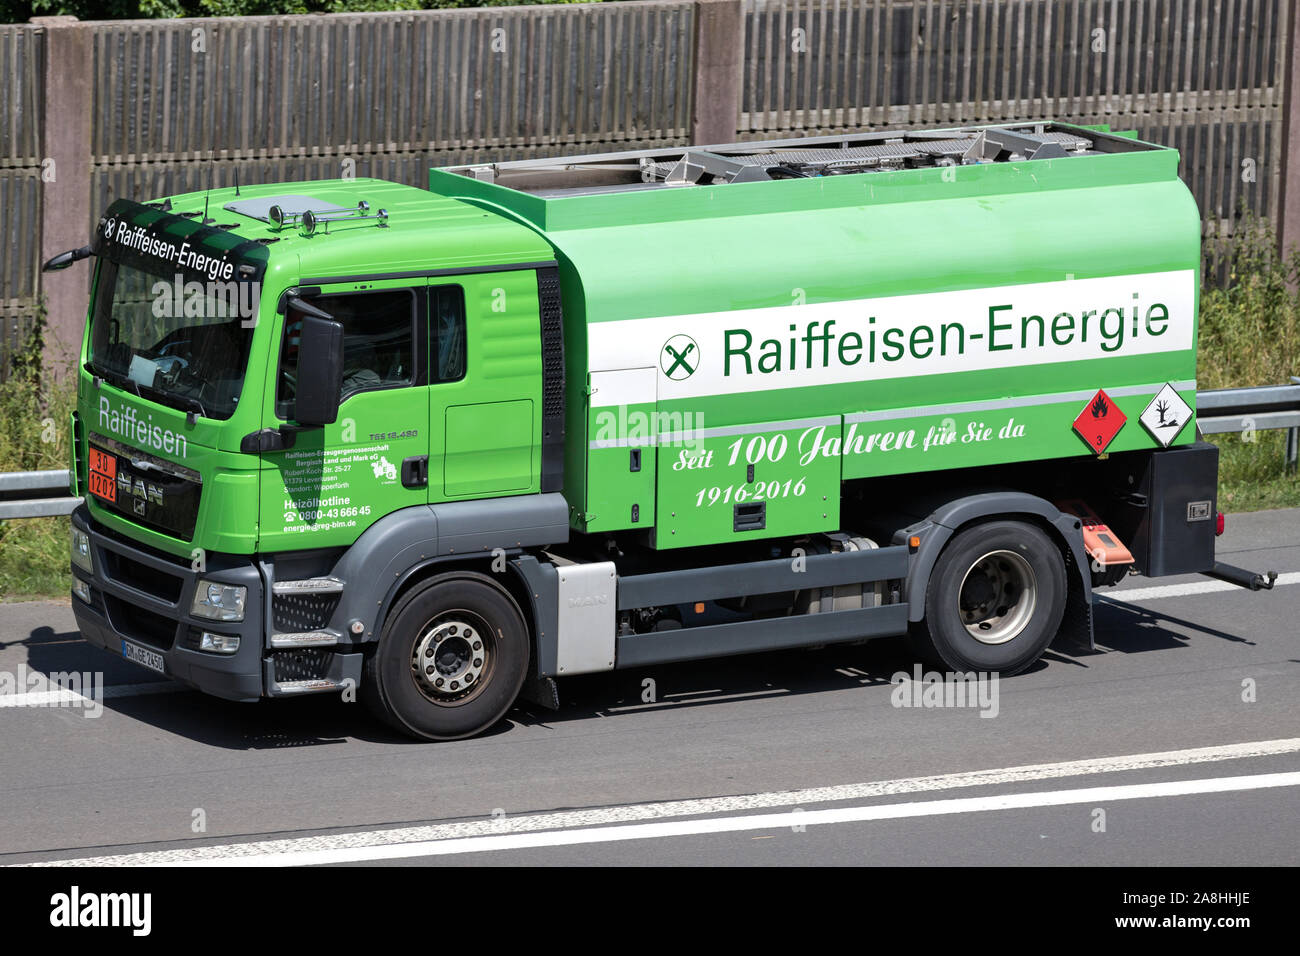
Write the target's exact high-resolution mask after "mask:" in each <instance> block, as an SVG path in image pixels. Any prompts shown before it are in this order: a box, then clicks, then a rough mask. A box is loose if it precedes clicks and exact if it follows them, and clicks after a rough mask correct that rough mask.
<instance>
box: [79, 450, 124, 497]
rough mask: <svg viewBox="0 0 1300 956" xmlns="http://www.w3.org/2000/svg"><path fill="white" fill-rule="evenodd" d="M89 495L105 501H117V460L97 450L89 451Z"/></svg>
mask: <svg viewBox="0 0 1300 956" xmlns="http://www.w3.org/2000/svg"><path fill="white" fill-rule="evenodd" d="M86 477H87V478H88V480H89V481H88V483H89V485H90V493H91V494H92V495H94V496H95V497H96V498H103V499H104V500H105V501H117V459H116V458H114V457H113V456H112V455H110V454H108V453H107V452H102V451H100V450H99V449H98V448H91V449H90V473H89V474H88V475H87V476H86Z"/></svg>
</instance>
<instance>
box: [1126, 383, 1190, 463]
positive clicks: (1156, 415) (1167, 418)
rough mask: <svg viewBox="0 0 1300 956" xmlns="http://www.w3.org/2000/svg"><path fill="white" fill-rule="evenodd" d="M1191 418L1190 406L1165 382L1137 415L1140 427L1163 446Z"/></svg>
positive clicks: (1176, 435) (1173, 437)
mask: <svg viewBox="0 0 1300 956" xmlns="http://www.w3.org/2000/svg"><path fill="white" fill-rule="evenodd" d="M1191 420H1192V407H1191V406H1190V405H1188V404H1187V403H1186V402H1185V401H1183V397H1182V396H1181V395H1179V394H1178V391H1177V389H1175V388H1174V387H1173V386H1172V385H1170V384H1168V383H1165V387H1164V388H1162V389H1161V390H1160V391H1159V392H1157V393H1156V397H1155V398H1153V399H1151V404H1150V405H1148V406H1147V407H1146V409H1144V410H1143V412H1142V414H1141V415H1139V416H1138V421H1140V422H1141V423H1142V427H1143V428H1145V429H1146V430H1147V431H1149V432H1150V433H1151V437H1152V438H1154V439H1155V440H1156V441H1158V442H1160V444H1161V445H1163V446H1164V447H1165V448H1168V447H1169V443H1170V442H1171V441H1173V440H1174V439H1175V438H1177V437H1178V434H1179V432H1181V431H1182V430H1183V428H1184V427H1186V425H1187V423H1188V422H1189V421H1191Z"/></svg>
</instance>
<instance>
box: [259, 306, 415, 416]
mask: <svg viewBox="0 0 1300 956" xmlns="http://www.w3.org/2000/svg"><path fill="white" fill-rule="evenodd" d="M415 301H416V300H415V293H414V291H412V290H410V289H395V290H390V291H384V292H362V293H349V294H346V295H327V296H321V297H319V298H316V299H313V300H312V303H313V304H314V305H318V306H319V307H320V308H322V309H324V310H325V311H326V312H328V313H329V314H330V315H332V316H333V317H334V318H335V319H336V320H337V321H338V322H340V323H341V324H342V325H343V391H342V395H341V399H342V400H343V401H347V398H348V396H349V395H355V394H356V393H357V392H364V391H371V390H374V389H380V388H401V387H402V386H405V385H412V384H414V382H415V377H416V370H415V361H414V359H415ZM301 330H302V315H301V314H300V313H298V312H295V311H294V310H292V309H291V310H290V311H289V314H288V315H287V316H286V317H285V320H284V343H283V344H282V346H281V348H280V376H279V384H278V385H277V387H276V414H278V415H279V416H280V417H282V418H283V417H286V416H287V415H288V412H289V407H290V405H291V404H292V403H293V399H294V396H295V395H296V394H297V390H298V376H299V374H311V373H310V370H300V369H299V368H298V336H299V335H300V334H301Z"/></svg>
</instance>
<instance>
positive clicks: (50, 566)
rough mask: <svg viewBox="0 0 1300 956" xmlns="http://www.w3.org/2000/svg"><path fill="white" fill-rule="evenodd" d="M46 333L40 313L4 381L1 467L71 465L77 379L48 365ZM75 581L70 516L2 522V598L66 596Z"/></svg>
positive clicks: (0, 416) (1, 469)
mask: <svg viewBox="0 0 1300 956" xmlns="http://www.w3.org/2000/svg"><path fill="white" fill-rule="evenodd" d="M43 333H44V320H43V317H40V316H38V318H37V320H36V322H35V324H34V327H33V329H32V333H31V335H30V337H29V339H28V341H27V342H26V343H25V344H24V346H23V347H22V348H21V349H19V350H17V351H15V353H14V355H13V357H12V358H11V359H10V369H9V376H8V378H7V379H6V380H5V381H4V383H3V384H0V472H4V471H46V470H50V469H56V468H67V467H68V451H69V442H70V440H71V436H70V435H69V431H70V424H69V421H68V416H69V415H70V414H71V412H72V408H73V405H74V384H73V380H72V379H71V377H70V376H69V377H66V378H65V379H63V380H61V381H59V380H55V379H53V378H52V377H51V376H49V375H48V374H47V370H46V369H44V367H43V366H42V362H41V355H42V353H43ZM71 585H72V576H71V574H70V573H69V571H68V519H67V518H24V519H22V520H19V521H0V600H4V601H21V600H24V599H31V598H39V597H50V596H59V597H63V596H66V595H67V593H68V589H69V588H70V587H71Z"/></svg>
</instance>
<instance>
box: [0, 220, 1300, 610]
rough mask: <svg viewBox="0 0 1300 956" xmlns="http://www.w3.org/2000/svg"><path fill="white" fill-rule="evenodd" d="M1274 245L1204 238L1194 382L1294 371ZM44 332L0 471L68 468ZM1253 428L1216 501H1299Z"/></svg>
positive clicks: (4, 427) (1297, 300)
mask: <svg viewBox="0 0 1300 956" xmlns="http://www.w3.org/2000/svg"><path fill="white" fill-rule="evenodd" d="M1275 250H1276V242H1275V241H1274V237H1273V235H1272V233H1271V231H1270V230H1269V229H1268V228H1267V227H1265V226H1262V225H1261V224H1260V223H1258V222H1257V221H1254V220H1252V219H1250V218H1249V217H1247V218H1245V219H1244V220H1242V221H1241V222H1239V223H1238V224H1237V227H1236V230H1235V235H1234V237H1233V238H1232V239H1230V240H1224V241H1217V240H1211V241H1209V242H1208V243H1207V251H1208V252H1209V253H1210V255H1211V256H1212V257H1214V258H1217V259H1218V261H1220V262H1223V263H1225V264H1226V266H1227V279H1228V281H1227V282H1226V283H1225V284H1224V285H1223V286H1222V287H1217V288H1215V287H1207V288H1206V289H1204V290H1203V291H1202V294H1201V316H1200V361H1199V363H1198V382H1197V384H1198V386H1199V387H1200V388H1206V389H1209V388H1227V387H1229V386H1250V385H1276V384H1282V383H1285V382H1286V381H1288V377H1289V376H1291V375H1300V250H1297V251H1295V252H1293V253H1292V254H1291V256H1290V257H1289V258H1286V259H1283V258H1282V257H1280V256H1278V254H1277V253H1276V251H1275ZM43 332H44V321H43V318H41V317H38V319H37V321H36V323H35V325H34V328H33V331H32V334H31V336H30V338H29V340H28V342H27V343H26V345H25V346H24V347H23V348H22V349H20V350H19V351H17V352H16V353H15V354H14V357H13V358H12V359H11V367H10V370H9V376H8V379H7V380H6V381H5V382H4V383H3V384H0V472H4V471H36V470H43V469H53V468H66V467H67V462H68V442H69V440H70V436H69V434H68V431H69V425H68V415H69V413H70V412H71V411H72V407H73V404H74V402H73V383H72V380H71V379H70V378H64V379H63V380H55V379H53V378H51V377H50V376H49V375H48V374H47V371H46V370H45V369H44V368H43V366H42V358H41V357H42V355H43ZM1251 437H1253V439H1254V440H1251V441H1248V440H1246V438H1247V436H1243V435H1216V436H1213V437H1212V438H1211V439H1210V440H1211V441H1213V442H1214V443H1215V444H1217V445H1218V446H1219V449H1220V452H1219V507H1220V508H1221V509H1222V510H1223V511H1226V512H1242V511H1259V510H1262V509H1267V508H1295V507H1300V478H1297V477H1296V476H1295V475H1287V474H1284V473H1283V454H1284V452H1283V449H1284V443H1285V437H1286V436H1285V433H1284V432H1281V431H1262V432H1258V433H1256V434H1255V435H1254V436H1251ZM70 586H71V575H70V574H69V572H68V519H67V518H32V519H24V520H21V521H0V600H4V601H17V600H24V599H32V598H42V597H50V596H58V597H64V596H66V595H67V593H68V588H69V587H70Z"/></svg>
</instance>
